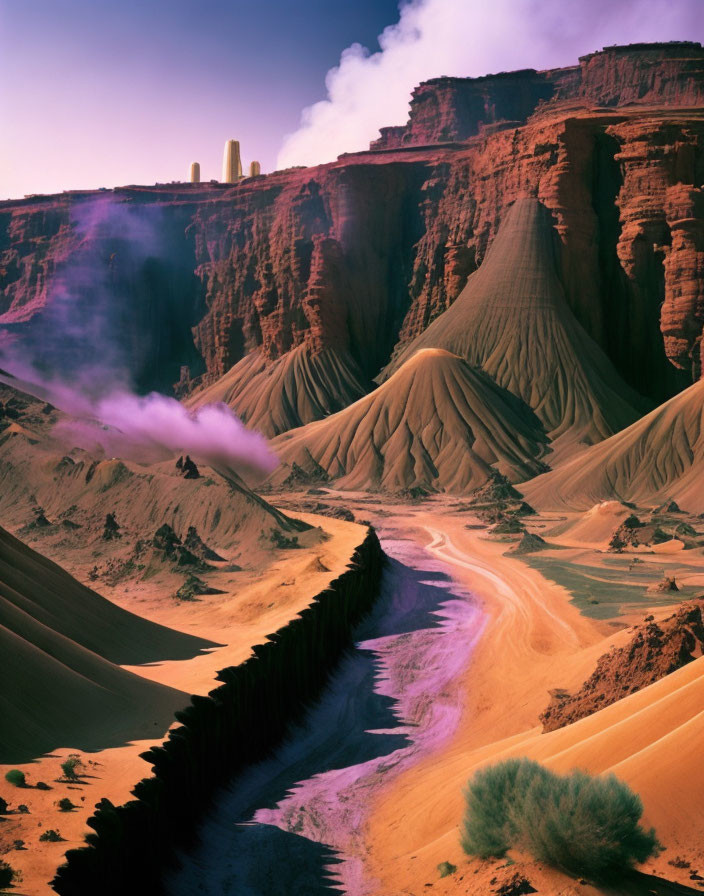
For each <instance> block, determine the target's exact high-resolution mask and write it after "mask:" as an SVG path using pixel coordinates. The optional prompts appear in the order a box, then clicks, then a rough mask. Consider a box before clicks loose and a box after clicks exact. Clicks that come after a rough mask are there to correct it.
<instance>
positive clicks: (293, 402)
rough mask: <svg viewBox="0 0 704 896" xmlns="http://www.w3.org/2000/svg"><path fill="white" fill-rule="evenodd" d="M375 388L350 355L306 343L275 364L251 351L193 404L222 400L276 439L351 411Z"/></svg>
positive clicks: (253, 426) (192, 404)
mask: <svg viewBox="0 0 704 896" xmlns="http://www.w3.org/2000/svg"><path fill="white" fill-rule="evenodd" d="M370 385H371V384H367V383H366V381H365V379H364V377H363V376H362V373H361V372H360V370H359V368H358V367H357V365H356V364H355V362H354V361H353V359H352V358H351V357H350V356H349V354H347V353H346V352H338V351H335V350H334V349H325V350H323V351H322V352H319V353H317V354H315V353H312V352H311V351H310V350H309V349H308V348H307V347H306V346H303V345H301V346H299V347H298V348H296V349H294V350H293V351H291V352H288V353H287V354H285V355H283V356H282V357H281V358H279V359H277V360H276V361H274V362H273V363H271V364H267V363H266V361H265V359H264V358H263V357H262V355H261V354H260V353H259V352H252V353H251V354H249V355H247V356H246V357H244V358H242V360H241V361H239V362H238V363H237V364H235V366H234V367H233V368H232V369H231V370H229V371H228V372H227V373H226V374H225V376H223V377H221V378H220V379H219V380H217V382H215V383H213V384H212V385H211V386H208V387H207V388H206V389H203V391H201V392H198V393H197V394H196V395H194V396H193V398H192V399H191V400H190V401H189V402H188V404H190V405H191V406H192V407H199V406H200V405H203V404H208V403H210V402H214V401H222V402H224V403H225V404H226V405H228V406H229V407H231V408H232V410H233V411H235V413H236V414H237V415H238V416H239V417H241V418H242V420H243V421H244V422H245V423H246V424H247V425H248V426H250V427H252V428H253V429H256V430H258V431H259V432H261V433H263V434H264V435H266V436H268V437H272V436H275V435H278V434H279V433H282V432H286V431H287V430H289V429H294V428H295V427H297V426H303V425H304V424H305V423H310V422H311V421H313V420H320V419H321V418H322V417H326V416H327V415H328V414H331V413H334V412H335V411H339V410H341V409H342V408H344V407H347V405H349V404H352V402H353V401H356V400H357V399H358V398H361V396H362V395H365V394H366V393H367V392H368V391H369V388H370Z"/></svg>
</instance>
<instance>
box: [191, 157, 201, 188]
mask: <svg viewBox="0 0 704 896" xmlns="http://www.w3.org/2000/svg"><path fill="white" fill-rule="evenodd" d="M191 183H192V184H199V183H200V162H191Z"/></svg>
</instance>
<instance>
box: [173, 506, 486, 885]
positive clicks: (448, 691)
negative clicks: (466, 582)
mask: <svg viewBox="0 0 704 896" xmlns="http://www.w3.org/2000/svg"><path fill="white" fill-rule="evenodd" d="M407 522H408V520H406V523H407ZM401 526H402V521H401V520H390V521H389V520H385V521H383V522H381V523H380V524H379V525H378V532H379V537H380V539H381V542H382V546H383V548H384V550H385V552H386V554H387V556H388V557H389V564H388V566H387V568H386V570H385V572H384V576H383V581H382V589H381V594H380V597H379V600H378V601H377V604H376V607H375V610H374V612H373V613H372V614H371V615H370V616H369V617H368V618H367V619H366V620H365V621H364V622H363V623H362V624H361V625H360V626H359V627H358V629H357V631H356V632H355V647H354V649H353V650H351V651H350V652H349V653H348V654H347V655H346V656H345V657H344V658H343V660H342V661H341V663H340V665H339V666H338V668H337V671H336V672H335V673H334V675H333V676H332V678H331V680H330V682H329V684H328V685H327V687H326V689H325V691H324V693H323V695H322V697H321V699H320V700H319V701H318V702H317V703H316V704H315V705H314V706H312V707H311V709H310V710H309V712H308V713H307V716H306V719H305V721H304V723H303V724H302V725H300V726H298V727H297V728H296V729H294V730H293V731H292V732H291V734H290V737H289V739H288V741H287V742H286V743H285V744H284V745H282V747H281V748H280V749H279V750H278V751H277V752H276V753H275V754H274V755H273V756H272V757H271V758H268V759H266V760H264V761H262V762H261V763H259V764H258V765H256V766H254V767H253V768H251V769H250V770H249V771H248V772H247V773H246V774H245V775H242V776H240V777H238V778H237V780H236V781H234V782H233V783H232V785H231V786H230V787H229V788H227V789H226V790H225V791H223V793H222V794H221V795H220V797H219V798H218V799H217V800H216V802H215V804H214V806H213V808H212V810H211V811H210V813H209V816H208V817H207V819H206V820H205V821H204V823H203V824H202V825H201V827H200V831H199V836H198V840H197V843H196V845H195V846H194V848H193V849H192V850H191V851H190V852H189V853H188V854H185V855H184V854H182V855H180V856H179V867H178V869H177V870H175V871H173V872H172V873H170V874H169V876H168V877H167V879H166V880H165V889H166V892H167V893H168V894H169V896H193V894H208V896H211V894H212V896H298V894H300V896H315V894H321V896H322V894H329V893H334V892H338V893H340V892H343V893H347V894H349V896H368V894H369V896H370V894H374V893H375V892H377V890H376V886H375V881H374V880H373V879H372V878H371V877H370V875H369V873H368V871H367V869H366V867H365V843H364V826H365V821H366V818H367V813H368V810H369V806H370V804H371V802H372V800H373V798H374V796H375V795H376V793H377V792H378V791H379V790H380V789H381V788H382V787H384V786H386V785H388V783H389V782H390V781H391V780H392V779H393V777H394V776H395V775H398V774H399V773H401V772H402V771H405V770H406V769H408V768H409V767H411V766H412V765H414V764H415V763H417V762H418V761H419V760H421V759H423V758H425V757H427V756H429V755H430V754H432V753H433V752H435V751H437V750H439V749H440V748H441V747H442V746H443V745H444V744H445V743H446V742H447V741H448V740H449V739H450V738H451V737H452V735H453V733H454V732H455V730H456V728H457V725H458V724H459V720H460V715H461V712H462V692H461V687H462V684H461V682H462V679H463V672H464V671H465V669H466V668H467V665H468V663H469V660H470V656H471V652H472V648H473V646H474V644H475V643H476V641H477V638H478V637H479V635H480V632H481V628H482V622H483V617H482V615H481V613H480V612H479V610H478V608H477V606H476V604H475V603H474V601H473V599H472V595H471V594H470V593H469V592H468V591H467V590H466V589H464V588H463V587H462V586H460V585H459V584H457V583H456V582H454V581H453V580H452V578H451V575H450V571H449V567H447V566H446V565H444V564H442V563H440V562H439V561H437V560H435V559H434V558H433V557H432V556H431V555H430V554H429V553H428V552H427V551H426V550H424V549H423V548H422V547H421V546H420V545H419V544H417V543H416V542H415V541H413V540H411V538H410V536H408V535H406V534H405V532H404V531H403V529H402V528H401Z"/></svg>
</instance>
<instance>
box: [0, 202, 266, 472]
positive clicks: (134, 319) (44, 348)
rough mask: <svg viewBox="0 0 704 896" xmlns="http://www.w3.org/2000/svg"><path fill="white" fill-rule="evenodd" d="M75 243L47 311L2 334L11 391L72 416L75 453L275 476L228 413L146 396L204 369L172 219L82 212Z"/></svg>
mask: <svg viewBox="0 0 704 896" xmlns="http://www.w3.org/2000/svg"><path fill="white" fill-rule="evenodd" d="M71 241H72V247H71V250H70V252H69V253H68V254H67V258H66V260H65V261H64V262H63V263H62V264H61V265H60V266H59V268H58V269H57V271H56V273H55V275H54V279H53V282H52V284H51V286H50V289H49V296H48V299H47V304H46V308H44V309H43V310H42V311H41V312H40V313H38V314H36V315H35V316H34V317H33V318H31V319H30V320H28V321H21V320H16V321H14V322H12V321H11V322H9V324H10V325H9V326H8V325H7V323H8V322H7V321H6V325H5V327H0V341H1V342H2V347H1V349H0V364H1V365H2V367H3V368H4V369H5V370H6V371H9V374H10V376H4V377H3V376H2V375H0V380H3V381H4V382H6V383H8V384H10V385H13V386H15V387H16V388H19V389H22V390H24V391H26V392H29V393H31V394H34V395H36V396H37V397H39V398H42V399H44V400H46V401H48V402H50V403H51V404H52V405H54V406H55V407H57V408H58V409H59V410H61V411H64V412H65V413H66V414H67V415H69V419H67V420H63V421H61V423H60V424H59V425H58V426H57V428H56V430H55V433H56V435H57V437H59V438H60V440H61V441H62V442H63V443H64V444H66V445H67V446H69V447H72V446H78V447H81V448H85V449H87V450H96V449H98V450H100V451H102V452H104V453H105V454H107V455H108V456H111V457H124V458H129V459H131V460H136V461H140V462H147V463H149V462H155V461H159V460H165V459H167V458H169V457H173V456H174V455H179V454H190V455H191V456H192V457H194V458H195V459H197V460H200V461H202V462H205V463H208V464H211V465H213V466H217V467H219V468H221V469H222V467H223V466H224V467H227V468H228V469H230V470H234V471H235V472H237V473H240V474H245V475H252V474H266V473H269V472H271V470H273V469H274V467H275V466H276V464H277V463H278V461H277V460H276V457H275V455H274V454H273V453H272V452H271V451H270V450H269V448H268V447H267V443H266V440H265V439H264V437H263V436H261V435H260V434H259V433H256V432H253V431H250V430H248V429H246V428H245V426H244V425H243V424H242V422H241V421H240V420H239V419H238V418H237V417H236V416H235V414H233V412H232V411H231V410H230V409H229V408H228V407H227V406H226V405H223V404H211V405H206V406H204V407H201V408H199V409H198V410H195V411H191V410H188V409H187V408H185V407H184V406H183V405H182V404H181V403H180V402H178V401H177V400H176V399H175V398H171V397H169V396H167V395H164V394H160V393H159V392H155V391H150V392H149V393H148V394H146V395H141V394H139V392H140V391H142V388H143V387H144V385H145V384H146V385H147V388H149V386H152V388H153V385H154V383H155V380H156V381H157V384H158V387H159V388H161V385H162V381H164V384H165V386H166V387H168V386H169V385H170V384H171V383H173V381H174V380H175V379H177V378H178V369H179V363H183V362H184V359H186V361H188V362H193V363H195V364H196V365H197V364H198V363H200V364H202V359H200V358H199V357H197V353H196V351H195V347H194V346H193V342H192V334H191V330H190V328H191V326H192V325H193V324H194V323H195V319H194V315H195V310H196V308H197V302H198V298H197V296H198V293H197V284H196V283H195V282H194V277H193V271H192V269H190V268H189V267H188V264H187V263H184V260H183V255H184V253H183V252H182V251H181V252H179V251H178V247H177V257H174V251H173V246H170V245H169V244H168V241H167V240H166V239H165V237H164V219H163V215H162V211H161V209H159V208H158V207H153V206H152V207H150V206H138V205H136V206H134V207H132V206H130V204H128V203H124V202H119V201H115V200H113V199H112V198H107V197H106V198H101V199H98V200H96V201H92V202H78V203H76V204H75V205H74V207H73V208H72V210H71ZM160 277H162V279H161V280H160V279H159V278H160ZM3 330H4V332H3ZM174 358H175V359H176V360H175V361H174ZM165 372H166V373H165ZM136 385H139V386H140V387H141V388H140V389H136V388H135V386H136Z"/></svg>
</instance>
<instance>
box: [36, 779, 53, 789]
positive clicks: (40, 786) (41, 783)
mask: <svg viewBox="0 0 704 896" xmlns="http://www.w3.org/2000/svg"><path fill="white" fill-rule="evenodd" d="M34 786H35V787H36V788H37V790H51V787H49V785H48V784H47V783H46V781H37V783H36V784H35V785H34Z"/></svg>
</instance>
